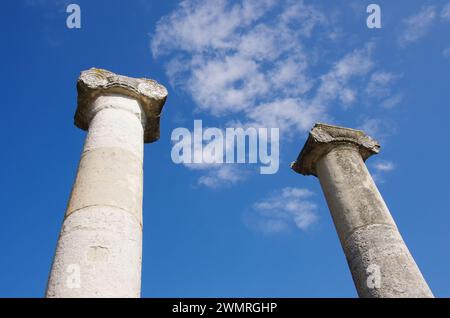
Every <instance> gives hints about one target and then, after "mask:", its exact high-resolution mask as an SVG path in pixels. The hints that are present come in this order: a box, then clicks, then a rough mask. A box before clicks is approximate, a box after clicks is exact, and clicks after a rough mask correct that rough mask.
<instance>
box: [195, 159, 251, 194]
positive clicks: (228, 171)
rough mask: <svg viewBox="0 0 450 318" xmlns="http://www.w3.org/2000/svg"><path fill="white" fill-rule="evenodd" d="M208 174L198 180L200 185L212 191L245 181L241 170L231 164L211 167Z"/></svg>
mask: <svg viewBox="0 0 450 318" xmlns="http://www.w3.org/2000/svg"><path fill="white" fill-rule="evenodd" d="M210 168H212V169H210V170H209V172H208V174H207V175H205V176H201V177H200V178H199V179H198V184H199V185H202V186H205V187H207V188H211V189H217V188H221V187H226V186H230V185H233V184H236V183H238V182H240V181H243V180H244V179H245V173H244V171H242V170H241V169H238V168H236V167H235V166H233V165H230V164H224V165H220V166H216V167H214V168H213V167H210Z"/></svg>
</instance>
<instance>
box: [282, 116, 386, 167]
mask: <svg viewBox="0 0 450 318" xmlns="http://www.w3.org/2000/svg"><path fill="white" fill-rule="evenodd" d="M342 146H347V147H348V146H351V147H355V149H357V150H358V151H359V153H360V155H361V157H362V159H363V160H364V161H365V160H366V159H367V158H369V157H370V156H372V155H374V154H377V153H378V152H379V151H380V145H379V144H378V142H377V141H376V140H374V139H372V138H371V137H369V136H368V135H366V134H365V133H364V132H363V131H361V130H356V129H351V128H344V127H338V126H332V125H326V124H321V123H317V124H315V125H314V127H313V129H312V130H311V131H310V133H309V137H308V139H307V140H306V143H305V145H304V146H303V149H302V151H301V152H300V154H299V156H298V158H297V160H296V161H294V162H293V163H292V164H291V168H292V169H293V170H294V171H295V172H298V173H301V174H303V175H314V176H317V173H316V163H317V161H319V160H320V158H322V156H324V155H326V154H327V153H328V152H330V151H331V150H333V149H335V148H337V147H342Z"/></svg>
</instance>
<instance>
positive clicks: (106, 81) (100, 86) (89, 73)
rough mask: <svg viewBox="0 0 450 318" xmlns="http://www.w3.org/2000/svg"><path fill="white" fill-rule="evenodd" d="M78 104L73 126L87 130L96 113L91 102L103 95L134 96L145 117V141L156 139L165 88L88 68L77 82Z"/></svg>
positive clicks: (165, 96)
mask: <svg viewBox="0 0 450 318" xmlns="http://www.w3.org/2000/svg"><path fill="white" fill-rule="evenodd" d="M77 91H78V106H77V110H76V113H75V125H76V126H77V127H78V128H81V129H83V130H87V129H88V128H89V124H90V121H91V119H92V117H93V115H94V114H95V111H94V110H93V109H92V104H93V103H94V101H95V100H96V99H97V98H98V97H100V96H104V95H120V96H125V97H129V98H134V99H136V100H137V101H138V102H139V104H140V107H141V110H142V114H143V116H144V117H145V118H144V120H143V125H144V142H146V143H150V142H154V141H156V140H158V139H159V119H160V115H161V110H162V108H163V106H164V103H165V101H166V98H167V94H168V93H167V89H166V88H165V87H164V86H162V85H161V84H159V83H158V82H156V81H154V80H151V79H146V78H132V77H127V76H123V75H118V74H114V73H112V72H110V71H107V70H103V69H98V68H91V69H89V70H86V71H83V72H81V75H80V77H79V78H78V82H77Z"/></svg>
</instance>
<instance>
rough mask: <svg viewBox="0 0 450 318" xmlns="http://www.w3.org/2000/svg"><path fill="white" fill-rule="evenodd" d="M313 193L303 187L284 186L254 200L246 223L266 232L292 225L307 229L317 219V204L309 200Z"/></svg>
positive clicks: (278, 231)
mask: <svg viewBox="0 0 450 318" xmlns="http://www.w3.org/2000/svg"><path fill="white" fill-rule="evenodd" d="M313 195H314V193H313V192H311V191H309V190H307V189H304V188H291V187H287V188H284V189H282V190H281V191H277V192H275V193H273V194H272V195H271V196H270V197H269V198H267V199H265V200H262V201H259V202H256V203H255V204H254V205H253V209H252V214H251V215H250V216H249V217H248V219H247V223H248V225H249V226H252V227H254V228H256V229H257V230H259V231H262V232H263V233H267V234H275V233H280V232H284V231H286V230H288V229H290V228H291V227H293V226H295V227H297V228H298V229H300V230H307V229H308V228H309V227H310V226H311V225H312V224H313V223H314V222H316V221H317V219H318V216H317V205H316V204H315V203H313V202H311V197H312V196H313Z"/></svg>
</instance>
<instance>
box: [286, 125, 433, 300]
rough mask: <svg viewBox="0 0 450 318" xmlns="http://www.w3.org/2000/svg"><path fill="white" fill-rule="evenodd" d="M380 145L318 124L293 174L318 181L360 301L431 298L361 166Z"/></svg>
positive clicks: (360, 134)
mask: <svg viewBox="0 0 450 318" xmlns="http://www.w3.org/2000/svg"><path fill="white" fill-rule="evenodd" d="M379 148H380V146H379V145H378V143H377V142H376V141H375V140H373V139H372V138H370V137H369V136H367V135H365V134H364V132H362V131H360V130H354V129H349V128H342V127H336V126H330V125H325V124H316V125H315V126H314V128H313V129H312V130H311V132H310V134H309V138H308V140H307V141H306V144H305V146H304V147H303V150H302V151H301V153H300V155H299V157H298V159H297V161H295V162H294V163H293V164H292V168H293V170H294V171H296V172H298V173H301V174H303V175H314V176H316V177H318V178H319V181H320V185H321V187H322V190H323V192H324V194H325V198H326V201H327V204H328V207H329V209H330V211H331V215H332V217H333V221H334V224H335V226H336V230H337V233H338V236H339V239H340V242H341V245H342V248H343V250H344V252H345V256H346V258H347V262H348V265H349V267H350V271H351V273H352V276H353V281H354V283H355V286H356V289H357V291H358V295H359V296H360V297H433V294H432V292H431V290H430V288H429V287H428V285H427V283H426V282H425V280H424V278H423V276H422V274H421V273H420V270H419V268H418V267H417V265H416V263H415V261H414V259H413V257H412V256H411V253H410V252H409V250H408V248H407V247H406V245H405V242H404V241H403V239H402V237H401V235H400V233H399V231H398V228H397V226H396V225H395V222H394V220H393V219H392V216H391V213H390V212H389V210H388V208H387V206H386V204H385V202H384V200H383V198H382V197H381V194H380V192H379V191H378V189H377V187H376V185H375V183H374V181H373V179H372V177H371V175H370V173H369V171H368V170H367V167H366V165H365V163H364V161H365V160H366V159H367V158H369V157H370V156H371V155H373V154H377V153H378V152H379Z"/></svg>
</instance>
